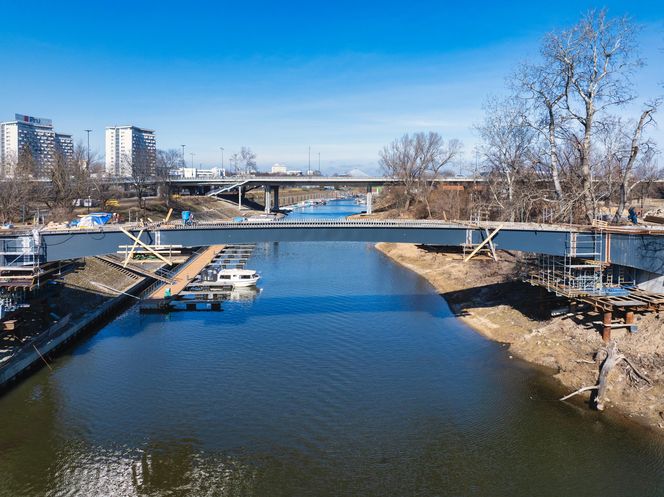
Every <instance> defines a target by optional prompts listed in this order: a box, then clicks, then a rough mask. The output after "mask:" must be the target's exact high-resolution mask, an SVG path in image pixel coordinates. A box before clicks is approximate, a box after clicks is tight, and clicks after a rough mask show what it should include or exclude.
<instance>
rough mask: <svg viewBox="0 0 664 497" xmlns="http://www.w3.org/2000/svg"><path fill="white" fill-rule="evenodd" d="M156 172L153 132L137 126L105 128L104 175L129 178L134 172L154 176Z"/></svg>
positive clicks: (155, 146)
mask: <svg viewBox="0 0 664 497" xmlns="http://www.w3.org/2000/svg"><path fill="white" fill-rule="evenodd" d="M156 170H157V141H156V139H155V135H154V131H153V130H151V129H145V128H139V127H137V126H109V127H107V128H106V173H107V174H109V175H111V176H120V177H130V176H132V175H133V174H134V172H140V173H141V174H143V175H147V176H154V175H155V173H156Z"/></svg>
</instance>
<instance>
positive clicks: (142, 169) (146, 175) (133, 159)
mask: <svg viewBox="0 0 664 497" xmlns="http://www.w3.org/2000/svg"><path fill="white" fill-rule="evenodd" d="M122 160H123V162H124V165H125V168H126V169H127V170H128V171H129V172H130V174H131V182H132V185H133V187H134V190H135V192H136V198H137V199H138V208H139V209H141V210H142V211H143V213H145V209H146V204H145V196H146V194H147V192H148V188H149V184H150V182H151V180H153V179H154V175H155V167H156V164H155V158H154V155H153V154H151V153H150V151H147V150H137V151H135V152H134V154H133V156H130V155H124V156H123V157H122Z"/></svg>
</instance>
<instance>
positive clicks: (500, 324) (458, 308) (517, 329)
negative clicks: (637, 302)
mask: <svg viewBox="0 0 664 497" xmlns="http://www.w3.org/2000/svg"><path fill="white" fill-rule="evenodd" d="M377 248H378V250H380V251H381V252H383V253H384V254H385V255H387V256H388V257H390V258H391V259H393V260H394V261H396V262H398V263H400V264H402V265H403V266H405V267H407V268H409V269H411V270H413V271H415V272H416V273H418V274H420V275H421V276H423V277H424V278H426V279H427V280H428V281H429V282H430V283H431V284H432V285H433V286H434V287H435V288H436V289H437V290H438V291H439V292H440V294H441V296H442V297H444V298H445V299H446V300H447V302H448V303H449V305H450V307H451V309H452V311H453V312H454V313H455V314H456V315H457V316H458V317H459V318H460V319H461V320H462V321H464V322H465V323H466V324H468V325H469V326H471V327H472V328H474V329H475V330H477V331H478V332H480V333H481V334H483V335H485V336H487V337H488V338H490V339H492V340H496V341H500V342H506V343H509V344H510V351H511V352H512V353H513V354H515V355H517V356H518V357H520V358H522V359H524V360H526V361H529V362H531V363H535V364H538V365H542V366H546V367H549V368H551V369H552V370H553V371H554V376H555V378H557V379H558V380H559V381H560V383H561V384H562V385H563V386H564V387H566V388H568V389H569V391H570V392H571V391H574V390H576V389H578V388H580V387H582V386H589V385H594V384H595V383H596V382H597V375H598V366H597V364H595V363H594V362H593V356H594V354H595V353H596V352H597V350H598V349H599V348H600V347H602V344H603V342H602V339H601V336H600V334H599V330H598V328H597V326H596V324H594V323H595V322H596V321H598V320H601V317H600V316H599V315H598V314H596V313H591V312H588V313H578V314H575V315H573V316H563V317H555V318H551V317H550V311H551V309H552V307H556V306H559V305H561V302H556V301H555V300H554V299H552V298H551V296H549V295H548V294H543V293H541V290H540V289H539V288H536V287H533V286H531V285H529V284H527V283H523V282H521V281H518V280H517V279H516V278H515V274H516V266H517V263H518V261H517V259H516V258H515V256H513V255H511V254H508V253H505V252H500V253H499V259H500V260H499V261H498V262H495V261H493V260H491V259H488V258H484V257H481V258H476V259H472V260H470V261H469V262H467V263H464V262H463V257H462V255H461V254H460V253H458V252H456V253H455V252H451V251H448V250H447V249H446V251H443V250H440V249H436V248H434V247H429V248H425V247H419V246H416V245H413V244H395V243H379V244H378V245H377ZM637 325H638V332H637V333H629V332H628V331H627V330H625V329H614V330H613V332H612V336H613V339H614V340H615V341H616V342H617V343H618V347H619V350H620V351H621V352H622V353H623V354H625V356H627V357H628V358H629V359H630V360H631V361H632V362H633V363H634V364H635V365H636V366H637V367H638V368H639V369H640V370H641V371H642V372H644V373H645V374H646V376H647V377H648V378H649V379H650V380H651V381H652V385H651V386H648V385H647V384H645V383H634V382H633V381H632V380H631V379H630V378H629V376H628V374H627V370H625V369H622V367H619V368H616V369H615V370H614V371H613V372H612V374H611V382H610V386H609V390H608V400H609V407H608V409H609V410H612V411H618V412H621V413H623V414H624V415H626V416H628V417H632V418H635V419H637V420H638V421H639V422H641V423H643V424H646V425H649V426H651V427H654V428H657V429H660V430H662V431H664V318H662V316H659V315H656V314H644V315H641V316H637ZM583 396H585V397H583ZM588 397H589V394H588V393H586V394H582V395H581V396H579V398H585V399H586V401H587V400H588Z"/></svg>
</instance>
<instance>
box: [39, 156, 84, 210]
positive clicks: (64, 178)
mask: <svg viewBox="0 0 664 497" xmlns="http://www.w3.org/2000/svg"><path fill="white" fill-rule="evenodd" d="M86 165H87V152H86V151H85V149H84V148H83V146H82V145H80V144H77V145H76V146H75V147H74V151H73V154H72V156H71V157H68V156H67V155H66V154H64V153H62V152H60V151H56V153H55V160H54V162H53V165H52V166H51V168H50V169H49V171H48V179H49V180H50V181H49V185H48V187H47V192H46V195H45V196H44V200H45V202H46V205H47V206H48V207H49V209H51V215H52V216H53V217H54V218H63V217H64V218H66V217H68V216H69V215H70V214H71V213H72V211H73V209H74V201H75V200H76V199H78V198H85V197H87V196H88V194H89V191H90V182H89V171H88V168H87V167H86Z"/></svg>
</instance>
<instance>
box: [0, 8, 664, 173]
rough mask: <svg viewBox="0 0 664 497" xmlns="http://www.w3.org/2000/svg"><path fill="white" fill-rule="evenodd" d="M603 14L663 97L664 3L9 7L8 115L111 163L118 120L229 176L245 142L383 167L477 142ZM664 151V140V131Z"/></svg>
mask: <svg viewBox="0 0 664 497" xmlns="http://www.w3.org/2000/svg"><path fill="white" fill-rule="evenodd" d="M602 6H606V7H607V8H608V9H609V13H610V14H612V15H622V14H629V15H630V16H632V17H633V18H634V19H635V20H636V21H637V22H639V23H642V24H643V25H644V26H645V29H644V31H643V32H642V34H641V38H642V53H643V56H644V57H645V58H646V60H647V61H648V62H649V65H648V66H647V67H646V68H645V69H644V70H643V71H642V72H641V73H640V75H639V77H638V78H637V80H636V84H637V87H638V88H639V91H640V93H641V94H642V95H644V96H646V95H647V96H654V95H655V94H656V93H660V94H661V93H662V90H661V87H658V83H659V82H661V81H663V80H664V70H663V69H662V61H663V60H664V52H662V49H663V48H664V3H662V2H654V1H653V2H650V1H642V2H611V1H609V2H602V3H596V2H588V1H558V2H555V3H538V2H511V3H507V2H487V3H486V4H482V3H481V2H465V3H464V2H449V3H448V2H442V1H429V2H420V1H410V2H398V3H391V2H375V3H374V2H360V1H355V2H346V1H335V2H327V3H326V4H324V5H323V4H319V3H318V2H307V3H304V2H274V3H272V2H196V1H190V2H188V3H187V2H168V1H152V2H147V1H138V0H134V1H130V2H127V1H109V2H94V1H88V2H65V1H63V2H52V1H49V2H40V1H32V2H29V3H23V2H3V3H2V5H1V6H0V47H1V48H0V53H1V54H2V59H3V61H2V67H3V71H2V74H1V75H0V119H1V120H6V119H11V118H13V115H14V113H15V112H18V113H22V114H30V115H35V116H38V117H48V118H51V119H53V121H54V125H55V127H56V129H57V130H59V131H63V132H69V133H73V134H74V135H75V137H76V138H77V139H83V138H84V135H85V133H84V132H83V129H85V128H92V129H93V130H94V131H93V133H92V135H91V144H92V147H93V148H95V149H98V150H99V151H102V152H103V129H104V127H105V126H108V125H112V124H135V125H138V126H144V127H149V128H153V129H155V130H156V132H157V143H158V146H159V147H160V148H179V146H180V145H181V144H186V145H187V147H186V150H187V161H189V160H191V157H190V155H189V152H194V153H195V154H196V155H195V156H194V163H195V164H196V165H199V164H202V165H203V167H209V166H214V165H218V164H219V162H220V160H221V152H220V150H219V147H224V148H225V157H226V159H227V158H228V157H229V156H230V154H231V153H232V152H233V151H237V150H239V148H240V146H242V145H247V146H250V147H252V148H253V149H254V151H255V152H256V153H257V154H258V163H259V166H261V167H262V168H263V169H266V168H268V167H269V166H270V165H271V164H272V163H274V162H285V163H286V164H287V165H289V166H290V167H293V168H302V167H304V168H306V164H307V148H308V146H309V145H311V149H312V162H314V163H317V153H318V152H320V153H321V162H322V169H323V170H324V171H330V172H332V171H343V170H347V169H350V168H355V167H359V168H361V169H364V170H366V171H368V172H375V171H377V166H376V164H377V159H378V151H379V150H380V148H381V147H382V146H383V145H384V144H386V143H388V142H390V141H391V140H392V139H394V138H396V137H398V136H400V135H401V134H403V133H404V132H413V131H420V130H434V131H438V132H440V133H442V134H443V136H445V137H448V138H460V139H461V140H462V141H463V142H464V143H465V149H466V156H467V157H469V156H471V155H472V154H471V151H472V147H473V145H474V143H475V142H476V139H477V138H476V136H475V134H474V132H473V130H472V126H473V124H474V123H477V122H479V121H480V119H481V116H482V111H481V107H482V102H483V100H484V99H485V98H486V96H487V95H489V94H499V93H500V92H502V91H503V88H504V78H505V77H506V76H507V75H508V74H509V73H510V71H511V70H512V69H513V67H514V66H515V64H516V63H517V62H518V61H520V60H523V59H524V58H527V57H532V56H534V55H535V54H536V52H537V47H538V43H539V40H540V39H541V38H542V36H543V35H544V34H545V33H546V32H547V31H550V30H552V29H560V28H564V27H567V26H569V25H571V24H573V23H574V22H576V21H577V19H578V18H579V16H580V14H581V13H582V12H584V11H586V10H587V9H589V8H599V7H602ZM655 135H656V137H657V138H658V139H659V141H660V144H661V143H664V140H661V137H662V136H663V135H662V131H661V129H658V130H657V131H655Z"/></svg>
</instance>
